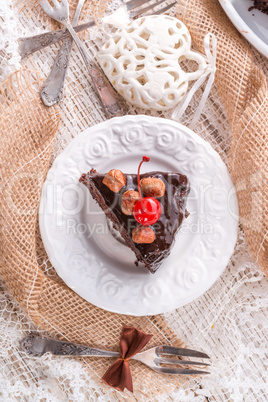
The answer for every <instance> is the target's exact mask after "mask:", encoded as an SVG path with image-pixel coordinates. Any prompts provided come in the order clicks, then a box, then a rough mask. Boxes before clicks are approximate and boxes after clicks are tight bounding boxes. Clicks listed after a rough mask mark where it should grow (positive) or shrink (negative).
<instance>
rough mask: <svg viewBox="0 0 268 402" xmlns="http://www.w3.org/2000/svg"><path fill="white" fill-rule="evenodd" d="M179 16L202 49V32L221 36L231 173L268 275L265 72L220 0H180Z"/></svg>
mask: <svg viewBox="0 0 268 402" xmlns="http://www.w3.org/2000/svg"><path fill="white" fill-rule="evenodd" d="M178 17H179V18H180V19H182V21H183V22H184V23H185V24H186V26H187V27H188V29H189V31H190V34H191V36H192V39H193V42H194V44H195V46H196V47H197V49H198V50H199V51H201V52H202V51H203V43H204V37H205V35H206V34H207V33H208V32H212V33H214V34H215V36H216V38H217V41H218V53H217V73H216V78H215V84H216V86H217V89H218V91H219V93H220V95H221V98H222V100H223V103H224V106H225V109H226V113H227V116H228V120H229V124H230V126H231V129H232V133H233V140H232V152H231V155H230V167H231V173H232V177H233V180H234V183H235V185H236V191H237V196H238V202H239V210H240V218H241V223H242V225H243V228H244V231H245V234H246V238H247V242H248V245H249V248H250V250H251V252H252V254H253V256H254V257H255V258H256V260H257V261H258V263H259V265H260V266H261V268H262V270H263V271H264V272H265V274H266V275H268V203H267V200H268V164H267V161H268V97H267V83H266V78H265V75H264V74H263V72H262V71H261V70H260V69H259V68H257V66H256V65H255V64H254V59H253V55H252V53H251V51H250V48H249V46H248V44H247V43H246V42H245V40H244V39H243V38H242V36H240V35H239V33H238V31H237V30H236V29H235V28H234V26H233V25H232V24H231V23H230V21H229V19H228V18H227V16H226V15H225V13H224V11H223V10H222V9H221V7H220V6H219V3H218V1H217V0H206V1H204V0H181V1H180V2H179V5H178Z"/></svg>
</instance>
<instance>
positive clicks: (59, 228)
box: [39, 115, 238, 315]
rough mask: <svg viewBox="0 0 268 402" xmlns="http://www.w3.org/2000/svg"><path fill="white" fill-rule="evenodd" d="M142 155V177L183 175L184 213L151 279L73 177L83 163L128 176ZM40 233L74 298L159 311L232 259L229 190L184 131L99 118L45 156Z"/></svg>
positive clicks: (222, 173) (190, 296)
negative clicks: (186, 184) (51, 157)
mask: <svg viewBox="0 0 268 402" xmlns="http://www.w3.org/2000/svg"><path fill="white" fill-rule="evenodd" d="M143 154H148V155H149V156H150V157H151V161H150V163H149V164H147V165H146V170H147V171H152V170H161V171H173V172H181V173H184V174H186V175H187V176H188V177H189V180H190V184H191V192H190V194H189V198H188V202H187V209H188V211H189V212H190V216H189V217H188V218H187V219H185V220H184V222H183V225H182V227H181V229H180V231H179V232H178V233H177V236H176V241H175V244H174V246H173V248H172V250H171V253H170V255H169V257H168V258H167V259H166V260H165V261H164V262H163V264H162V266H161V267H160V268H159V269H158V271H157V272H156V273H155V274H154V275H153V274H151V273H149V271H147V270H146V269H145V268H144V267H142V266H141V265H139V266H138V267H136V266H135V264H134V261H135V256H134V254H133V253H132V251H131V250H130V249H129V248H128V247H126V246H124V245H123V244H122V243H120V242H119V241H117V240H116V239H115V238H114V237H113V236H112V235H111V232H110V230H109V228H108V225H107V221H106V217H105V215H104V213H103V212H102V211H101V210H100V208H99V207H98V205H97V204H96V203H95V202H94V201H93V200H92V198H91V196H90V194H89V192H88V191H87V189H86V188H85V187H84V186H83V185H81V184H80V183H79V182H78V180H79V177H80V176H81V173H84V172H87V171H89V170H90V169H91V168H92V167H94V168H95V169H97V170H98V171H100V172H103V173H104V172H107V171H109V170H110V169H115V168H116V169H120V170H122V171H123V172H125V173H135V172H136V171H137V167H138V163H139V161H140V158H141V156H142V155H143ZM39 217H40V229H41V234H42V238H43V241H44V245H45V248H46V251H47V253H48V256H49V258H50V260H51V262H52V264H53V265H54V267H55V269H56V271H57V273H58V274H59V276H60V277H61V278H62V279H63V280H64V281H65V282H66V284H67V285H68V286H69V287H70V288H71V289H73V290H74V291H75V292H77V293H78V294H79V295H80V296H82V297H83V298H84V299H86V300H88V301H89V302H90V303H93V304H95V305H97V306H99V307H101V308H103V309H106V310H109V311H114V312H117V313H122V314H131V315H150V314H160V313H164V312H167V311H170V310H173V309H175V308H178V307H181V306H183V305H185V304H186V303H189V302H191V301H192V300H194V299H195V298H197V297H199V296H201V295H202V294H203V293H204V292H205V291H206V290H207V289H208V288H209V287H210V286H211V285H212V284H213V283H214V282H215V281H216V280H217V278H218V277H219V276H220V274H221V273H222V271H223V270H224V268H225V267H226V265H227V263H228V260H229V258H230V256H231V254H232V253H233V250H234V247H235V243H236V239H237V227H238V206H237V199H236V195H235V191H234V187H233V184H232V181H231V178H230V175H229V173H228V171H227V168H226V166H225V165H224V163H223V162H222V160H221V158H220V156H219V155H218V154H217V153H216V152H215V151H214V150H213V149H212V148H211V146H210V145H209V144H208V143H206V142H205V141H204V140H202V139H201V138H200V137H199V136H198V135H196V134H195V133H193V132H192V131H191V130H189V129H187V128H186V127H184V126H182V125H180V124H178V123H176V122H173V121H170V120H167V119H162V118H156V117H149V116H145V115H137V116H124V117H118V118H114V119H111V120H108V121H106V122H104V123H101V124H98V125H96V126H94V127H91V128H88V129H87V130H85V131H84V132H83V133H81V134H79V135H78V136H77V137H76V138H75V139H74V140H73V141H72V142H71V143H70V144H69V145H68V146H67V147H66V149H65V150H64V152H63V153H62V154H61V155H60V156H59V157H58V158H57V159H56V160H55V162H54V164H53V166H52V168H51V169H50V171H49V173H48V176H47V179H46V182H45V184H44V187H43V192H42V199H41V204H40V211H39Z"/></svg>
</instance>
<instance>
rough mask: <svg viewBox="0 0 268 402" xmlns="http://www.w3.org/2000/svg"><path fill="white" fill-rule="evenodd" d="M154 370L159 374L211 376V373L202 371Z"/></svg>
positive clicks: (154, 368)
mask: <svg viewBox="0 0 268 402" xmlns="http://www.w3.org/2000/svg"><path fill="white" fill-rule="evenodd" d="M152 368H153V370H155V371H158V372H159V373H165V374H188V375H198V374H210V372H209V371H201V370H191V369H176V368H167V367H152Z"/></svg>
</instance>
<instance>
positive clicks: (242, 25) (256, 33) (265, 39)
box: [219, 0, 268, 57]
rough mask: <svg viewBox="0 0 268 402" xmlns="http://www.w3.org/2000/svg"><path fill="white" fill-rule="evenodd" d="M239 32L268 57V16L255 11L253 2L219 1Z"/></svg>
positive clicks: (242, 0)
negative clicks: (250, 8)
mask: <svg viewBox="0 0 268 402" xmlns="http://www.w3.org/2000/svg"><path fill="white" fill-rule="evenodd" d="M219 2H220V4H221V6H222V8H223V9H224V11H225V12H226V14H227V16H228V17H229V18H230V20H231V21H232V23H233V24H234V26H235V27H236V28H237V29H238V31H239V32H240V33H241V34H242V35H243V36H244V37H245V38H246V39H247V40H248V41H249V42H250V43H251V44H252V45H253V46H254V47H255V48H256V49H257V50H258V51H259V52H260V53H262V54H263V55H264V56H265V57H268V15H267V14H264V13H262V12H261V11H259V10H256V9H253V10H251V11H248V9H249V7H251V6H253V4H254V3H253V2H252V1H251V0H219Z"/></svg>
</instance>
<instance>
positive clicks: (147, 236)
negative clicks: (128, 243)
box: [132, 225, 155, 244]
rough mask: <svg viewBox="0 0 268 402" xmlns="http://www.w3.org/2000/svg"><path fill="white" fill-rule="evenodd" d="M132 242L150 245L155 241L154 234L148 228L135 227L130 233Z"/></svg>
mask: <svg viewBox="0 0 268 402" xmlns="http://www.w3.org/2000/svg"><path fill="white" fill-rule="evenodd" d="M132 240H133V241H134V242H135V243H139V244H142V243H144V244H150V243H153V242H154V241H155V233H154V231H153V229H151V228H149V226H142V225H138V226H136V227H135V228H134V229H133V231H132Z"/></svg>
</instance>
